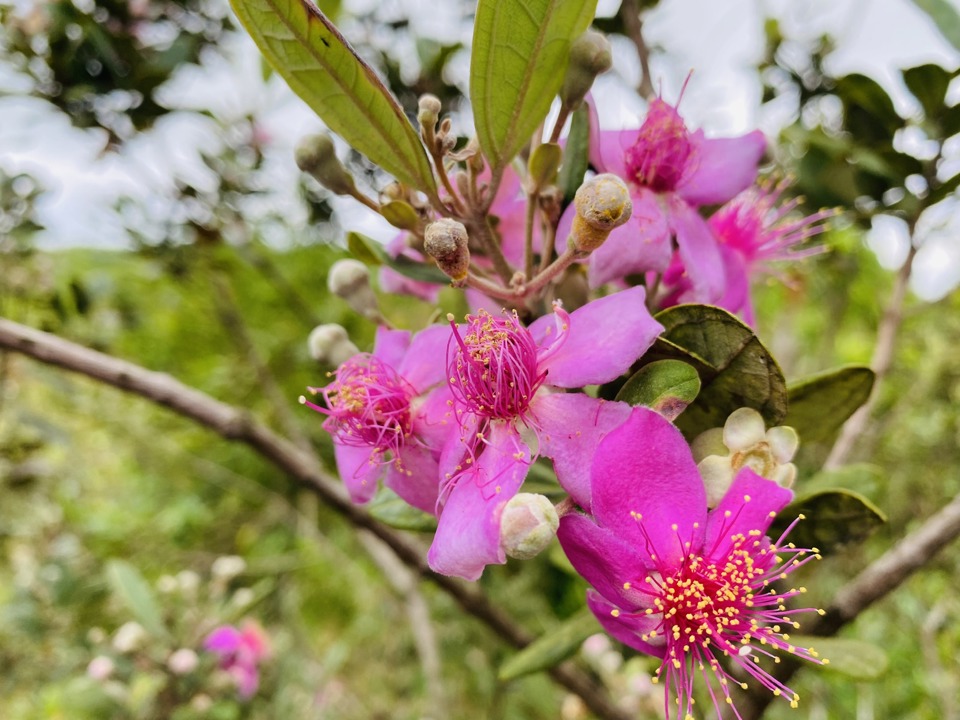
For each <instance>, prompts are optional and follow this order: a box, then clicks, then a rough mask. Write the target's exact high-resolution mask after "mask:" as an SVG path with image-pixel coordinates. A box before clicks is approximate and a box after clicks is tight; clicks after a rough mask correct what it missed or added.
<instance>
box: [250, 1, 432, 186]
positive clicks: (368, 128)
mask: <svg viewBox="0 0 960 720" xmlns="http://www.w3.org/2000/svg"><path fill="white" fill-rule="evenodd" d="M231 5H232V6H233V9H234V11H235V12H236V13H237V17H238V18H239V19H240V22H241V24H243V26H244V28H246V30H247V32H248V33H250V36H251V37H252V38H253V40H254V42H256V43H257V46H258V47H259V48H260V51H261V52H262V53H263V54H264V55H265V56H266V58H267V60H269V61H270V64H271V65H273V67H274V68H275V69H276V71H277V72H278V73H280V75H282V76H283V78H284V79H285V80H286V81H287V83H288V84H289V85H290V87H291V89H292V90H293V91H294V92H295V93H297V95H299V96H300V97H301V98H303V100H304V101H305V102H306V103H307V105H309V106H310V107H311V108H313V110H314V111H315V112H316V113H317V115H319V116H320V119H321V120H323V122H324V123H326V125H327V127H329V128H330V129H331V130H332V131H333V132H335V133H337V134H338V135H340V137H342V138H343V139H344V140H346V141H347V143H349V144H350V145H351V146H352V147H354V148H356V149H357V150H358V151H360V152H361V153H363V154H364V155H366V156H367V157H368V158H370V160H371V161H372V162H374V163H375V164H377V165H379V166H380V167H382V168H383V169H384V170H386V171H387V172H388V173H390V174H391V175H393V176H394V177H396V178H397V180H399V181H400V182H402V183H406V184H407V185H410V186H412V187H414V188H417V189H418V190H423V191H424V192H427V193H432V192H434V191H435V190H436V183H435V181H434V177H433V170H432V168H431V166H430V162H429V160H428V159H427V153H426V151H425V150H424V148H423V145H422V144H421V142H420V136H419V135H418V134H417V131H416V130H414V128H413V125H411V124H410V121H409V120H407V118H406V116H405V115H404V114H403V108H401V107H400V103H398V102H397V100H396V98H394V97H393V95H391V94H390V91H389V90H387V88H386V87H385V86H384V84H383V82H382V81H381V80H380V78H378V77H377V75H376V73H374V71H373V70H372V69H371V68H370V66H369V65H367V64H366V63H365V62H364V61H363V60H362V59H360V57H359V56H358V55H357V54H356V52H355V51H354V50H353V48H352V47H350V44H349V43H348V42H347V41H346V40H345V39H344V37H343V36H342V35H341V34H340V31H339V30H337V28H336V27H334V25H333V23H331V22H330V20H328V19H327V17H326V15H324V14H323V13H322V12H320V10H319V9H318V8H317V7H316V6H315V5H314V4H313V2H312V0H231Z"/></svg>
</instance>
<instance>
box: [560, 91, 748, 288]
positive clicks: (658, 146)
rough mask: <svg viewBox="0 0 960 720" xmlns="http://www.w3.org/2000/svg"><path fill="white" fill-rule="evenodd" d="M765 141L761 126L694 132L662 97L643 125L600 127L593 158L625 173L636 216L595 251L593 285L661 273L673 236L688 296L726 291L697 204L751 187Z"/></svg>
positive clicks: (563, 230) (563, 232) (602, 168)
mask: <svg viewBox="0 0 960 720" xmlns="http://www.w3.org/2000/svg"><path fill="white" fill-rule="evenodd" d="M765 147H766V140H765V139H764V137H763V134H762V133H760V132H759V131H754V132H751V133H748V134H747V135H742V136H740V137H733V138H714V139H709V138H706V137H704V134H703V131H701V130H697V131H696V132H690V131H689V130H688V129H687V126H686V124H685V123H684V121H683V118H681V117H680V114H679V113H678V112H677V110H676V108H675V107H673V106H671V105H668V104H667V103H666V102H664V101H663V100H661V99H659V98H657V99H655V100H653V101H652V102H651V103H650V108H649V110H648V111H647V116H646V118H645V119H644V121H643V125H641V127H640V129H639V130H637V129H630V130H621V131H601V132H598V133H594V134H593V136H592V138H591V149H590V155H591V161H592V162H593V165H594V166H595V167H596V168H597V170H598V172H608V173H613V174H614V175H618V176H619V177H621V178H623V179H624V180H626V182H627V184H628V185H629V187H630V193H631V199H632V200H633V217H631V219H630V220H629V221H628V222H627V223H625V224H624V225H623V226H621V227H620V228H618V229H616V230H614V231H613V232H612V233H611V234H610V237H609V238H608V239H607V241H606V242H605V243H604V244H603V246H601V247H600V248H598V249H597V250H596V251H595V252H593V253H592V254H591V255H590V259H589V261H588V262H589V267H588V278H589V281H590V284H591V286H592V287H598V286H600V285H603V284H604V283H606V282H609V281H611V280H616V279H618V278H622V277H624V276H626V275H630V274H633V273H646V272H657V273H662V272H663V271H665V270H666V269H667V267H668V265H669V263H670V259H671V255H672V245H671V242H670V241H671V238H673V239H675V240H676V246H677V250H678V253H679V255H680V257H681V258H682V260H683V266H684V269H685V271H686V273H687V276H688V277H689V280H690V288H689V290H688V291H687V292H686V293H685V296H684V298H683V301H684V302H713V301H715V300H717V299H719V298H720V297H721V296H722V294H723V291H724V275H723V262H722V259H721V257H720V251H719V249H718V247H717V241H716V239H715V238H714V237H713V234H712V233H711V231H710V228H709V227H708V226H707V224H706V222H705V221H704V220H703V218H701V217H700V214H699V213H698V212H697V208H699V207H700V206H702V205H713V204H719V203H722V202H726V201H727V200H729V199H730V198H732V197H733V196H734V195H736V194H737V193H738V192H740V191H741V190H743V189H745V188H746V187H748V186H749V185H750V184H751V183H752V182H753V181H754V178H755V177H756V175H757V163H758V162H759V161H760V158H761V156H762V155H763V152H764V149H765ZM572 220H573V217H572V215H571V213H570V211H569V210H568V211H567V212H566V213H565V214H564V217H563V219H562V220H561V223H560V226H559V228H558V232H557V249H558V251H562V250H563V249H564V247H565V243H566V240H567V235H568V230H569V227H570V224H572Z"/></svg>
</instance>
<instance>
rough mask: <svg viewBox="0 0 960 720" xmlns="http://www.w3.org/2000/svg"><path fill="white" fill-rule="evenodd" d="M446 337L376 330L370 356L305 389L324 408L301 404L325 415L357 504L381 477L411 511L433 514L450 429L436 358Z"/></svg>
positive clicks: (432, 331)
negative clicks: (442, 453)
mask: <svg viewBox="0 0 960 720" xmlns="http://www.w3.org/2000/svg"><path fill="white" fill-rule="evenodd" d="M449 334H450V329H449V328H447V327H444V326H442V325H435V326H433V327H429V328H427V329H426V330H423V331H422V332H419V333H417V334H416V335H415V336H413V337H412V338H411V336H410V333H409V332H407V331H404V330H387V329H385V328H380V329H378V330H377V337H376V341H375V343H374V349H373V353H360V354H359V355H355V356H354V357H352V358H350V359H349V360H348V361H347V362H345V363H343V364H342V365H341V366H340V367H339V368H337V371H336V373H334V380H333V382H331V383H330V384H329V385H327V386H326V387H322V388H309V390H310V392H311V393H313V394H320V395H322V396H323V398H324V400H325V404H326V406H325V407H323V406H320V405H317V404H314V403H312V402H309V401H308V400H306V398H301V399H300V401H301V402H302V403H303V404H305V405H307V406H308V407H310V408H312V409H314V410H316V411H317V412H320V413H323V414H324V415H326V416H327V419H326V420H325V421H324V423H323V427H324V429H325V430H326V431H327V432H329V433H330V434H331V435H332V436H333V449H334V454H335V456H336V461H337V470H338V471H339V472H340V477H342V478H343V481H344V483H345V484H346V486H347V491H348V492H349V493H350V498H351V499H352V500H353V501H354V502H356V503H365V502H367V501H369V500H370V499H371V498H372V497H373V496H374V494H375V493H376V491H377V482H378V481H379V480H380V478H381V477H382V478H383V480H384V484H385V485H386V486H387V487H389V488H391V489H392V490H394V491H395V492H396V493H397V494H398V495H399V496H400V497H402V498H403V499H404V500H406V501H407V502H408V503H410V504H411V505H413V506H414V507H417V508H420V509H421V510H424V511H426V512H433V511H434V507H435V505H436V502H437V485H438V478H439V471H438V466H437V460H438V458H439V456H440V450H441V449H442V447H443V444H444V441H445V439H446V436H447V434H448V433H449V431H450V430H451V427H450V426H449V425H448V424H447V422H446V420H445V417H446V414H447V413H448V411H449V408H448V406H447V400H448V399H449V397H450V395H449V390H448V389H447V387H446V385H445V384H442V383H443V378H444V372H445V370H444V366H443V362H442V360H441V358H443V357H444V353H445V352H446V346H447V338H448V336H449ZM431 391H432V392H431Z"/></svg>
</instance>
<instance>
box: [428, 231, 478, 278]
mask: <svg viewBox="0 0 960 720" xmlns="http://www.w3.org/2000/svg"><path fill="white" fill-rule="evenodd" d="M468 243H469V236H468V235H467V229H466V228H465V227H464V226H463V223H460V222H457V221H456V220H451V219H450V218H443V219H441V220H437V221H436V222H432V223H430V224H429V225H427V228H426V230H425V231H424V233H423V249H424V252H426V253H427V255H429V256H430V257H432V258H433V259H434V260H436V261H437V267H439V268H440V269H441V270H442V271H443V272H444V274H446V275H447V276H448V277H449V278H450V279H451V280H453V281H454V282H460V281H462V280H464V279H465V278H466V277H467V271H468V270H469V269H470V248H469V247H468Z"/></svg>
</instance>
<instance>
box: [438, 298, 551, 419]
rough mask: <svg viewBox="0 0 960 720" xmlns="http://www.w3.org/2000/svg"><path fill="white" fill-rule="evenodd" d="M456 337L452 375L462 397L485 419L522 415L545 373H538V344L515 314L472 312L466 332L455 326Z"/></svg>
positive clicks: (457, 394)
mask: <svg viewBox="0 0 960 720" xmlns="http://www.w3.org/2000/svg"><path fill="white" fill-rule="evenodd" d="M451 324H452V323H451ZM453 339H454V340H455V341H456V344H455V345H454V344H452V343H451V345H450V347H449V349H448V351H447V375H448V378H449V383H450V389H451V390H452V391H453V394H454V396H455V397H456V398H457V400H459V401H460V402H461V403H462V404H463V405H465V406H466V407H467V409H469V410H470V412H472V413H474V414H476V415H479V416H480V417H485V418H499V419H504V420H506V419H511V418H516V417H523V416H524V414H525V413H526V411H527V408H528V407H529V406H530V401H531V400H532V399H533V396H534V394H535V393H536V392H537V389H538V388H539V387H540V385H541V384H543V379H544V378H545V377H546V373H545V372H544V373H538V372H537V346H536V343H535V342H534V340H533V337H532V336H531V335H530V331H529V330H527V329H526V328H525V327H523V325H521V324H520V320H519V319H518V318H517V314H516V312H514V313H512V314H509V315H505V316H504V317H493V316H492V315H491V314H490V313H488V312H487V311H486V310H481V311H479V312H478V313H477V314H476V315H468V316H467V328H466V332H465V333H464V334H463V336H462V337H461V335H460V332H459V330H458V329H457V327H456V326H455V325H454V328H453Z"/></svg>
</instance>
